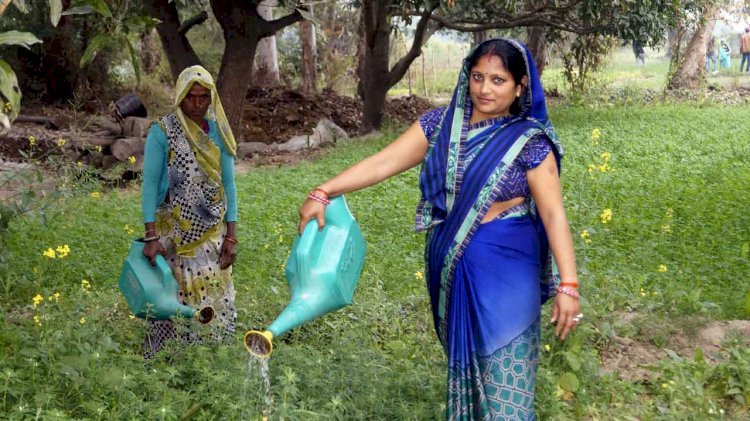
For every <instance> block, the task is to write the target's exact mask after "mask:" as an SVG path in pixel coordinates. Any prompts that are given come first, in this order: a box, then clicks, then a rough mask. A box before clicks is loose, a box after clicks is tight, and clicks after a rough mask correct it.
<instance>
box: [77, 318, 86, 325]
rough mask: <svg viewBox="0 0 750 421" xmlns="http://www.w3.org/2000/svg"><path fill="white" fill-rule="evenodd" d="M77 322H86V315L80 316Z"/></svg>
mask: <svg viewBox="0 0 750 421" xmlns="http://www.w3.org/2000/svg"><path fill="white" fill-rule="evenodd" d="M78 323H80V324H86V316H81V318H80V319H78Z"/></svg>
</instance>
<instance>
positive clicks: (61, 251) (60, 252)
mask: <svg viewBox="0 0 750 421" xmlns="http://www.w3.org/2000/svg"><path fill="white" fill-rule="evenodd" d="M55 251H57V256H58V257H59V258H61V259H62V258H64V257H67V256H68V254H70V247H68V245H67V244H65V245H62V246H57V248H56V249H55Z"/></svg>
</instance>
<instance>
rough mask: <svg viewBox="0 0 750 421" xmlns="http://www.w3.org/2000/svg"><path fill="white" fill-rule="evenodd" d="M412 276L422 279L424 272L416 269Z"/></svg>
mask: <svg viewBox="0 0 750 421" xmlns="http://www.w3.org/2000/svg"><path fill="white" fill-rule="evenodd" d="M414 277H415V278H417V279H419V280H422V279H424V274H423V273H422V272H421V271H417V272H414Z"/></svg>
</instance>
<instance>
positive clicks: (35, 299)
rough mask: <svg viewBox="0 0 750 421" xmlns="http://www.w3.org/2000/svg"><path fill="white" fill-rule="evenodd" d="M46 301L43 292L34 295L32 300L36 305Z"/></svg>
mask: <svg viewBox="0 0 750 421" xmlns="http://www.w3.org/2000/svg"><path fill="white" fill-rule="evenodd" d="M42 301H44V297H42V294H37V295H35V296H34V298H32V299H31V302H32V303H33V304H34V307H36V306H38V305H39V303H41V302H42Z"/></svg>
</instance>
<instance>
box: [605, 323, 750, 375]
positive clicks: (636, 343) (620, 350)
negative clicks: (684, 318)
mask: <svg viewBox="0 0 750 421" xmlns="http://www.w3.org/2000/svg"><path fill="white" fill-rule="evenodd" d="M644 317H645V316H641V315H639V314H637V313H626V314H624V315H622V316H621V317H620V321H621V322H623V323H639V322H642V321H643V320H644ZM666 333H668V335H666V337H660V338H659V339H658V340H657V337H658V336H660V335H663V334H664V332H662V333H661V334H660V335H655V334H654V335H651V334H649V332H648V329H646V330H645V331H644V332H642V334H641V335H639V336H638V338H637V339H632V338H625V337H618V336H616V337H614V338H612V340H611V341H610V342H609V343H608V344H606V345H605V346H604V347H603V349H602V351H601V366H600V367H601V370H602V371H603V372H606V373H612V372H616V373H617V374H618V376H619V377H620V378H621V379H625V380H630V381H642V380H650V379H653V378H654V371H652V370H651V369H650V367H654V366H656V365H658V364H659V362H660V361H663V360H666V359H669V358H673V357H674V356H675V355H677V356H679V357H681V358H686V359H693V358H694V356H695V351H696V350H697V349H700V350H701V351H702V353H703V359H704V361H706V362H707V363H709V364H715V363H718V362H720V361H722V360H723V359H724V358H725V355H724V354H723V353H722V351H723V348H722V346H723V345H724V343H725V342H726V341H729V340H738V341H741V342H742V343H744V344H745V345H746V346H750V320H726V321H711V322H709V323H707V324H705V325H703V326H701V327H700V328H698V329H697V331H695V332H686V331H684V329H680V328H676V329H674V330H673V331H669V332H666ZM662 340H664V341H665V342H666V343H661V341H662ZM656 343H659V345H657V344H656Z"/></svg>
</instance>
